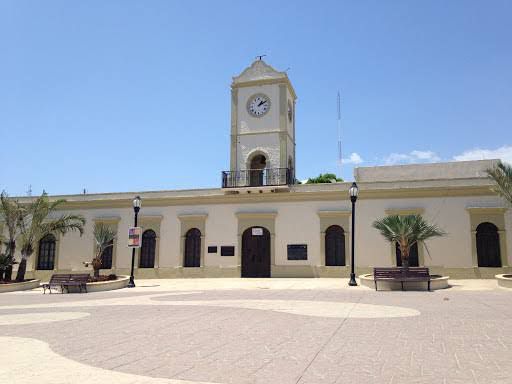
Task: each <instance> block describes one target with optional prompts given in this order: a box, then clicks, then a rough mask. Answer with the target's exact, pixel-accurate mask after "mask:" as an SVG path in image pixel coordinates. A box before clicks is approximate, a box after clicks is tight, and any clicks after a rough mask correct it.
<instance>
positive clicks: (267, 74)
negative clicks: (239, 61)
mask: <svg viewBox="0 0 512 384" xmlns="http://www.w3.org/2000/svg"><path fill="white" fill-rule="evenodd" d="M266 83H286V84H287V85H288V86H289V87H290V89H291V91H292V94H293V96H294V97H296V96H295V90H294V89H293V87H292V84H291V82H290V79H288V75H287V74H286V72H284V71H283V72H279V71H276V70H275V69H274V68H272V66H270V65H268V64H267V63H265V61H263V60H261V59H257V60H255V61H254V62H253V63H252V64H251V65H250V66H249V67H247V68H246V69H244V70H243V71H242V73H240V74H239V75H238V76H234V77H233V83H232V84H231V86H232V87H243V86H249V85H255V84H266Z"/></svg>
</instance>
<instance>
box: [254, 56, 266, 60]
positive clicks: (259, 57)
mask: <svg viewBox="0 0 512 384" xmlns="http://www.w3.org/2000/svg"><path fill="white" fill-rule="evenodd" d="M265 56H267V55H259V56H256V58H257V59H258V60H259V61H261V59H262V58H263V57H265Z"/></svg>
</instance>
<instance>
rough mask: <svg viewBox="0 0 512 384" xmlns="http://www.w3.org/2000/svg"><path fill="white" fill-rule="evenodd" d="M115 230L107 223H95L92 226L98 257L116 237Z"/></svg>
mask: <svg viewBox="0 0 512 384" xmlns="http://www.w3.org/2000/svg"><path fill="white" fill-rule="evenodd" d="M116 236H117V233H116V231H115V230H114V229H113V228H112V227H111V226H109V225H107V224H104V223H97V224H96V225H95V226H94V242H95V245H96V257H97V258H100V257H101V254H102V253H103V251H104V250H105V249H107V248H108V247H111V246H112V244H113V241H114V240H115V239H116Z"/></svg>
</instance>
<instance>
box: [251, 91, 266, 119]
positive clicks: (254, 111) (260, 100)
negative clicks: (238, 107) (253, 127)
mask: <svg viewBox="0 0 512 384" xmlns="http://www.w3.org/2000/svg"><path fill="white" fill-rule="evenodd" d="M269 109H270V98H269V97H268V96H267V95H264V94H262V93H260V94H257V95H254V96H252V97H251V98H249V101H248V102H247V110H248V111H249V113H250V114H251V115H252V116H254V117H261V116H263V115H265V114H266V113H267V112H268V111H269Z"/></svg>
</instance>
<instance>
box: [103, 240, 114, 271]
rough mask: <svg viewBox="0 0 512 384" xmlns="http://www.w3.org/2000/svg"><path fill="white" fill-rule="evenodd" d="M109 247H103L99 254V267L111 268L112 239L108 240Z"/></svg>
mask: <svg viewBox="0 0 512 384" xmlns="http://www.w3.org/2000/svg"><path fill="white" fill-rule="evenodd" d="M109 244H110V247H108V248H105V249H104V250H103V253H102V254H101V269H111V268H112V254H113V252H114V240H111V241H110V243H109Z"/></svg>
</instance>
